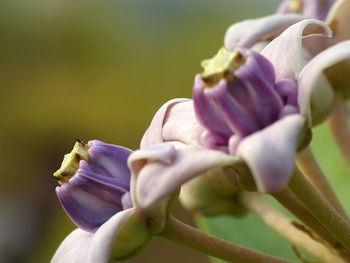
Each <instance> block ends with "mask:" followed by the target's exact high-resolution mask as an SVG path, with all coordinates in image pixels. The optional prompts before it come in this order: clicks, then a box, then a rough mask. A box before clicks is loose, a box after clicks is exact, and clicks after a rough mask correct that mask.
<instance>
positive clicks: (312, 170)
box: [296, 147, 348, 219]
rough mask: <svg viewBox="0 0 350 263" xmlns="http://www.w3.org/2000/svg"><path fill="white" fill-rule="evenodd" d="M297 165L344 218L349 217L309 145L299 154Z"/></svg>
mask: <svg viewBox="0 0 350 263" xmlns="http://www.w3.org/2000/svg"><path fill="white" fill-rule="evenodd" d="M296 159H297V166H298V168H299V169H300V170H301V171H302V172H303V174H304V175H305V176H306V178H307V179H308V180H309V182H310V183H311V184H312V186H313V187H315V189H316V190H317V191H318V192H319V193H320V195H322V196H323V197H324V198H325V199H326V200H327V201H328V202H329V203H330V204H331V205H332V206H333V207H334V208H335V209H336V210H337V212H338V213H339V214H341V215H342V216H343V217H344V218H346V219H347V218H348V216H347V214H346V212H345V211H344V208H343V207H342V205H341V204H340V202H339V200H338V198H337V196H336V194H335V193H334V191H333V189H332V187H331V185H330V183H329V182H328V180H327V178H326V176H325V174H324V173H323V171H322V169H321V167H320V166H319V165H318V163H317V160H316V158H315V156H314V155H313V153H312V151H311V149H310V148H309V147H307V148H306V149H304V150H303V151H301V152H299V153H298V154H297V158H296Z"/></svg>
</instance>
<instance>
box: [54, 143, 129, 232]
mask: <svg viewBox="0 0 350 263" xmlns="http://www.w3.org/2000/svg"><path fill="white" fill-rule="evenodd" d="M130 154H131V150H129V149H127V148H124V147H120V146H117V145H111V144H106V143H103V142H100V141H96V140H94V141H90V142H89V143H88V144H85V143H83V142H77V143H76V144H75V145H74V148H73V150H72V152H71V153H69V154H67V155H66V156H65V158H64V160H63V163H62V166H61V168H60V169H59V170H58V171H57V172H55V173H54V176H55V177H56V178H57V179H58V182H59V184H60V186H57V187H56V193H57V196H58V198H59V200H60V202H61V204H62V207H63V208H64V210H65V211H66V213H67V214H68V215H69V216H70V218H71V219H72V221H73V222H74V223H75V224H76V225H77V226H78V227H79V228H81V229H84V230H86V231H90V232H94V231H95V230H96V229H97V228H99V227H100V226H101V225H102V224H103V223H105V222H106V221H107V220H108V219H109V218H111V217H112V216H113V215H114V214H116V213H117V212H119V211H122V210H126V209H128V208H131V207H132V201H131V197H130V176H131V174H130V171H129V169H128V167H127V165H126V163H127V159H128V157H129V155H130Z"/></svg>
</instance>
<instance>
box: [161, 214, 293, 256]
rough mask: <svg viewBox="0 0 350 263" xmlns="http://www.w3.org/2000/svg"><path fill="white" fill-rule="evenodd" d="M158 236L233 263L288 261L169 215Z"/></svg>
mask: <svg viewBox="0 0 350 263" xmlns="http://www.w3.org/2000/svg"><path fill="white" fill-rule="evenodd" d="M160 236H162V237H164V238H166V239H169V240H172V241H175V242H177V243H179V244H181V245H185V246H188V247H190V248H192V249H195V250H198V251H201V252H203V253H205V254H207V255H210V256H213V257H217V258H220V259H223V260H226V261H229V262H235V263H256V262H260V263H287V262H290V261H287V260H284V259H279V258H276V257H273V256H269V255H266V254H263V253H260V252H257V251H254V250H250V249H248V248H244V247H241V246H239V245H236V244H233V243H230V242H227V241H225V240H222V239H219V238H216V237H213V236H209V235H207V234H206V233H204V232H202V231H200V230H198V229H196V228H194V227H191V226H189V225H186V224H184V223H182V222H181V221H179V220H177V219H175V218H173V217H171V216H169V218H168V220H167V224H166V226H165V228H164V230H163V231H162V232H161V233H160Z"/></svg>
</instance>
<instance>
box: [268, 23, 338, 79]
mask: <svg viewBox="0 0 350 263" xmlns="http://www.w3.org/2000/svg"><path fill="white" fill-rule="evenodd" d="M331 34H332V32H331V30H330V29H329V27H328V26H327V24H326V23H324V22H322V21H318V20H313V19H306V20H303V21H301V22H298V23H297V24H294V25H292V26H290V27H289V28H287V29H286V30H285V31H284V32H283V33H282V34H281V35H280V36H279V37H277V38H275V39H274V40H273V41H272V42H271V43H270V44H268V45H267V46H266V47H265V48H264V49H263V50H262V51H261V54H263V55H264V56H265V57H266V58H267V59H269V60H270V61H271V62H272V64H273V65H274V67H275V70H276V77H277V80H280V79H291V80H297V78H298V75H299V72H300V71H301V70H302V68H303V67H304V66H305V64H306V62H307V61H308V60H309V59H310V58H307V57H306V54H305V50H304V48H303V40H305V39H306V38H311V39H312V38H313V37H315V35H316V36H318V37H317V38H319V36H320V35H321V36H327V37H330V36H331Z"/></svg>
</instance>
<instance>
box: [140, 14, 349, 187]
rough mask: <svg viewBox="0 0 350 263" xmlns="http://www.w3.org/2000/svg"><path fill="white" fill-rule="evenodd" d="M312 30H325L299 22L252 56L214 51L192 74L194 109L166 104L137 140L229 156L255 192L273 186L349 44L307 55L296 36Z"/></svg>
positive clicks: (327, 99)
mask: <svg viewBox="0 0 350 263" xmlns="http://www.w3.org/2000/svg"><path fill="white" fill-rule="evenodd" d="M320 35H326V36H329V35H330V30H329V28H328V27H327V25H326V24H325V23H324V22H321V21H317V20H303V21H300V22H298V23H296V24H294V25H292V26H290V27H289V28H287V29H286V30H285V31H284V32H283V33H282V34H281V35H280V36H278V37H276V38H275V39H274V40H273V41H272V42H270V43H269V44H268V45H267V46H266V47H265V48H264V49H263V50H262V51H261V53H260V54H259V53H256V52H254V51H252V50H248V49H245V48H237V49H236V50H234V51H233V52H227V51H221V52H220V53H219V54H218V56H217V57H216V59H214V60H213V61H206V62H205V63H204V64H203V65H204V66H205V68H206V70H205V71H204V73H203V74H202V75H201V76H197V77H196V81H195V88H194V105H195V113H194V109H193V107H192V103H193V102H192V101H188V100H187V101H182V100H181V99H180V100H172V101H170V102H168V103H167V104H165V105H164V106H163V107H162V108H161V110H160V111H158V112H157V114H156V116H155V117H154V119H153V121H152V123H151V125H150V127H149V129H148V131H147V132H146V134H145V136H144V138H143V140H142V143H141V145H142V146H149V145H150V144H152V143H155V142H157V143H161V142H172V143H174V144H175V142H176V143H177V144H179V145H180V146H179V147H183V145H184V144H185V145H189V144H191V145H193V144H195V145H202V147H204V148H207V149H208V148H209V149H212V150H216V151H218V152H222V153H226V154H230V155H231V156H232V157H233V159H232V163H231V165H228V166H232V167H235V166H236V165H238V164H241V163H242V162H243V163H245V164H246V165H247V166H248V168H249V170H250V172H251V174H252V175H253V177H254V179H255V183H256V185H257V187H258V190H259V191H261V192H276V191H280V190H281V189H282V188H283V187H285V185H286V184H287V183H288V180H289V177H290V175H291V173H292V171H293V169H294V162H295V153H296V151H297V150H298V149H300V148H302V147H304V146H305V144H306V143H308V140H309V137H308V134H309V133H310V128H311V126H312V125H314V124H317V123H319V122H321V121H322V120H323V119H324V118H325V117H326V116H327V114H328V112H329V111H330V109H331V106H332V103H333V90H332V87H334V85H335V84H336V83H335V82H334V81H333V80H332V79H331V78H328V77H329V76H330V75H329V72H328V70H329V69H337V68H339V67H340V66H339V65H341V64H342V62H344V61H348V60H349V57H350V43H349V42H345V43H342V44H339V45H336V46H333V47H332V48H330V49H327V50H326V51H324V52H322V53H320V54H319V55H317V56H316V57H315V58H314V59H312V60H311V57H310V56H308V55H307V54H305V52H304V50H305V49H304V45H305V44H306V43H305V41H304V40H305V39H308V40H310V39H312V38H319V36H320ZM310 60H311V61H310ZM180 116H181V117H180ZM186 116H187V117H186ZM196 116H197V118H198V120H199V122H200V124H201V125H198V120H196ZM183 130H184V131H186V132H180V131H183ZM196 176H198V174H192V175H191V178H194V177H196ZM188 178H190V177H188Z"/></svg>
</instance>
